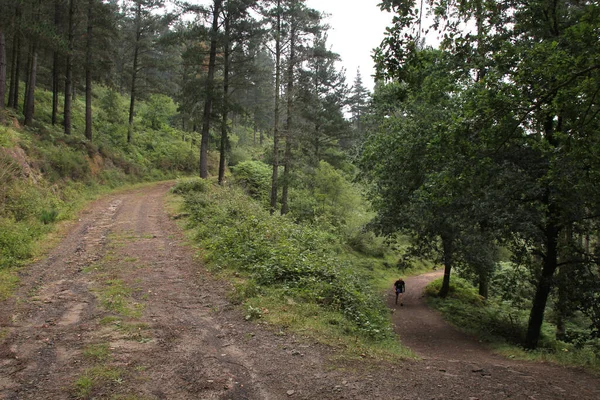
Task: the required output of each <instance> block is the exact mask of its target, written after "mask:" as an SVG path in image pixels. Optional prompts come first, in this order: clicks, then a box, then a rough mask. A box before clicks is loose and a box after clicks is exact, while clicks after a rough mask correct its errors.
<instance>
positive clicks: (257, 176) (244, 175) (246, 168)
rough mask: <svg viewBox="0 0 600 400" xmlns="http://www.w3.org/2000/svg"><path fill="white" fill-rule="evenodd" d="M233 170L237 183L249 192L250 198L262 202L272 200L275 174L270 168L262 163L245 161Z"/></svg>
mask: <svg viewBox="0 0 600 400" xmlns="http://www.w3.org/2000/svg"><path fill="white" fill-rule="evenodd" d="M231 170H232V172H233V176H234V177H235V179H236V181H237V182H238V183H239V184H240V185H241V186H242V187H244V188H245V189H246V190H247V191H248V194H250V196H252V197H253V198H255V199H257V200H262V201H267V200H268V199H269V198H270V190H271V176H272V174H273V170H272V168H271V167H270V166H268V165H267V164H265V163H263V162H260V161H244V162H241V163H239V164H238V165H236V166H235V167H232V169H231Z"/></svg>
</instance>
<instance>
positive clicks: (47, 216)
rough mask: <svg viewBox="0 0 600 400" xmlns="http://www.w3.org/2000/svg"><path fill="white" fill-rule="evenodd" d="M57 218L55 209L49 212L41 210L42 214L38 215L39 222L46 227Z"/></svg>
mask: <svg viewBox="0 0 600 400" xmlns="http://www.w3.org/2000/svg"><path fill="white" fill-rule="evenodd" d="M57 217H58V210H57V209H55V208H52V209H50V210H42V213H41V215H40V221H41V222H42V223H43V224H44V225H48V224H51V223H53V222H56V219H57Z"/></svg>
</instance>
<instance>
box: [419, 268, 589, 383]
mask: <svg viewBox="0 0 600 400" xmlns="http://www.w3.org/2000/svg"><path fill="white" fill-rule="evenodd" d="M441 284H442V279H441V278H440V279H437V280H436V281H434V282H432V283H430V284H429V285H428V286H427V288H426V290H425V293H426V294H427V301H428V304H429V305H430V306H432V307H433V308H435V309H437V310H438V311H440V312H441V313H442V315H443V316H444V318H445V319H446V320H447V321H448V322H450V323H451V324H452V325H453V326H455V327H456V328H457V329H460V330H462V331H463V332H466V333H468V334H471V335H474V336H476V337H477V338H478V339H479V340H482V341H484V342H486V343H488V344H489V346H490V347H491V348H492V349H493V350H494V351H495V352H497V353H499V354H502V355H504V356H506V357H508V358H514V359H521V360H528V361H542V362H552V363H556V364H560V365H565V366H576V367H583V368H587V369H589V370H590V371H592V372H594V373H600V340H598V339H596V340H591V339H590V340H589V341H588V342H587V343H585V344H579V345H576V344H573V343H566V342H563V341H560V340H556V338H555V335H554V332H555V331H556V327H555V326H554V325H552V324H550V323H549V322H544V324H543V326H542V335H541V337H540V342H539V346H538V349H536V350H525V349H524V348H523V347H521V346H520V343H523V341H524V337H525V332H526V329H527V321H528V311H527V310H519V309H516V308H513V307H511V306H509V305H508V304H504V303H502V302H499V301H497V300H495V299H493V298H491V299H488V300H487V301H484V299H483V298H482V297H481V296H479V294H478V293H477V289H476V288H474V287H473V286H472V285H471V284H470V283H468V282H467V281H465V280H463V279H460V278H458V277H456V276H455V277H453V278H452V280H451V284H450V292H449V295H448V297H447V298H446V299H440V298H439V297H437V293H438V291H439V289H440V287H441Z"/></svg>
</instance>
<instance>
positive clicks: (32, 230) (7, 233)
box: [0, 218, 43, 269]
mask: <svg viewBox="0 0 600 400" xmlns="http://www.w3.org/2000/svg"><path fill="white" fill-rule="evenodd" d="M42 232H43V231H42V230H41V228H40V227H39V226H36V225H32V224H30V223H28V222H26V221H20V222H16V221H14V220H12V219H7V218H0V269H3V268H7V267H16V266H19V265H21V264H22V263H23V261H24V260H26V259H28V258H29V257H31V256H32V254H33V253H32V252H33V242H34V240H35V239H37V238H39V237H40V235H41V233H42Z"/></svg>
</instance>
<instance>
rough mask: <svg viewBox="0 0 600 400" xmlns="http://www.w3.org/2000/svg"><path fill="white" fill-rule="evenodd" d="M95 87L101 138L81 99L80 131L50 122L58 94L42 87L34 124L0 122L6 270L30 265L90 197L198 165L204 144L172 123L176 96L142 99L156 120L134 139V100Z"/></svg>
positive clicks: (0, 250) (1, 248) (76, 123)
mask: <svg viewBox="0 0 600 400" xmlns="http://www.w3.org/2000/svg"><path fill="white" fill-rule="evenodd" d="M94 93H95V96H96V97H95V98H94V99H93V107H94V142H93V143H91V142H89V141H87V140H86V139H85V138H84V137H83V136H82V133H83V129H82V128H83V126H84V118H83V111H84V104H83V101H82V100H83V99H82V98H81V99H80V98H78V99H77V100H75V101H74V104H73V105H74V108H73V134H72V135H69V136H66V135H64V134H63V133H62V129H61V127H60V126H58V125H57V126H51V125H50V124H49V122H50V112H51V104H52V101H51V99H52V98H51V94H50V93H49V92H47V91H45V90H42V89H39V90H37V91H36V118H37V120H36V122H35V124H34V126H33V127H31V128H28V129H17V128H9V127H4V126H0V269H2V268H6V267H11V266H18V265H21V264H23V263H24V262H25V260H27V259H28V258H30V257H31V256H32V255H33V250H34V248H35V243H36V241H38V240H40V238H42V237H43V235H44V234H45V233H47V232H49V231H51V230H52V226H53V225H54V223H55V222H57V221H58V220H59V219H63V218H70V217H72V216H73V213H74V212H75V211H76V210H77V207H80V206H81V204H82V200H83V199H85V198H88V197H90V196H92V195H93V194H95V193H98V192H99V191H102V190H103V188H104V187H108V188H115V187H118V186H122V185H123V184H126V183H135V182H139V181H141V180H163V179H166V178H172V177H173V176H175V175H176V174H185V173H189V172H193V171H195V170H196V168H197V160H198V150H197V149H196V148H192V147H191V146H190V143H187V142H183V141H182V140H180V138H181V137H182V136H183V134H182V132H180V131H177V130H175V129H173V128H171V127H169V126H168V122H169V118H170V117H172V116H173V114H174V112H175V111H174V107H175V105H174V103H173V101H172V100H171V99H170V98H168V97H166V96H151V97H150V99H149V100H148V104H145V103H144V102H143V101H140V102H138V104H139V105H140V109H141V110H144V113H145V114H144V115H145V118H147V119H148V121H149V124H148V125H149V126H146V128H145V129H144V130H139V131H135V132H134V133H135V139H136V141H137V142H135V143H133V144H127V143H126V142H125V138H126V136H127V118H126V116H127V113H126V110H127V105H128V102H127V98H126V97H124V96H122V95H120V94H119V93H118V92H116V91H114V90H111V89H107V88H106V87H103V86H96V87H95V89H94ZM5 115H6V116H7V118H9V117H10V118H12V115H11V114H10V113H7V112H3V113H2V118H4V116H5ZM7 122H9V123H11V124H12V120H10V119H9V120H7ZM140 126H141V125H140ZM153 126H154V127H158V128H159V129H160V131H156V130H154V129H152V127H153Z"/></svg>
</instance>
